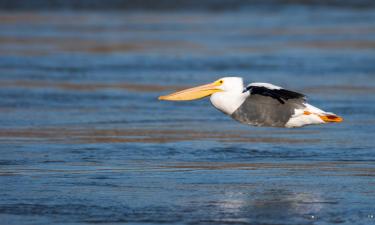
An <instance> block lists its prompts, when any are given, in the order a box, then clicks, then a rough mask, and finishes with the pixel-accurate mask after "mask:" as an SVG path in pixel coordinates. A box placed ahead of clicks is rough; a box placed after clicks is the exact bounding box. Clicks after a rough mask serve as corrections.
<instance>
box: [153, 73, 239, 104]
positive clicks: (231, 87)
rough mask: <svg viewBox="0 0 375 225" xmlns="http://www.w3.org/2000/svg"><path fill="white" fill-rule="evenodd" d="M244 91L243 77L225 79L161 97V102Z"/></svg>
mask: <svg viewBox="0 0 375 225" xmlns="http://www.w3.org/2000/svg"><path fill="white" fill-rule="evenodd" d="M242 90H243V81H242V78H241V77H223V78H220V79H218V80H216V81H214V82H212V83H209V84H205V85H201V86H198V87H193V88H189V89H185V90H182V91H178V92H174V93H172V94H169V95H165V96H160V97H159V100H166V101H191V100H196V99H201V98H204V97H207V96H211V95H213V94H215V93H218V92H237V93H241V92H242Z"/></svg>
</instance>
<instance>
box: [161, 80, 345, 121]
mask: <svg viewBox="0 0 375 225" xmlns="http://www.w3.org/2000/svg"><path fill="white" fill-rule="evenodd" d="M207 96H211V97H210V100H211V103H212V105H213V106H214V107H215V108H217V109H218V110H220V111H222V112H223V113H225V114H227V115H229V116H231V117H232V118H233V119H234V120H237V121H239V122H240V123H243V124H248V125H253V126H268V127H287V128H291V127H302V126H306V125H310V124H323V123H331V122H342V121H343V119H342V118H341V117H339V116H337V115H335V114H333V113H329V112H325V111H323V110H321V109H318V108H316V107H314V106H312V105H310V104H308V103H306V96H305V95H303V94H300V93H297V92H294V91H289V90H286V89H283V88H281V87H279V86H276V85H273V84H269V83H251V84H249V85H248V86H246V87H244V85H243V81H242V78H241V77H224V78H221V79H219V80H217V81H215V82H213V83H210V84H206V85H202V86H198V87H194V88H189V89H185V90H182V91H179V92H175V93H172V94H169V95H166V96H160V97H159V100H167V101H190V100H195V99H201V98H204V97H207Z"/></svg>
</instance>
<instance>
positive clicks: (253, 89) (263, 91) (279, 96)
mask: <svg viewBox="0 0 375 225" xmlns="http://www.w3.org/2000/svg"><path fill="white" fill-rule="evenodd" d="M246 91H249V92H250V94H251V95H263V96H268V97H271V98H274V99H276V100H277V101H279V102H280V103H281V104H284V103H285V101H287V100H289V99H298V98H302V99H306V96H305V95H303V94H301V93H297V92H294V91H289V90H285V89H269V88H266V87H262V86H248V87H246V88H245V90H244V91H243V92H246Z"/></svg>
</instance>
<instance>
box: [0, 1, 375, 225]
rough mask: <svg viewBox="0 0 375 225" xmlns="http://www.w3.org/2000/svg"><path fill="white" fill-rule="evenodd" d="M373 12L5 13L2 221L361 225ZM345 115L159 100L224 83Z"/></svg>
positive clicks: (0, 70)
mask: <svg viewBox="0 0 375 225" xmlns="http://www.w3.org/2000/svg"><path fill="white" fill-rule="evenodd" d="M372 21H375V11H374V10H373V9H348V8H346V9H340V8H324V7H321V8H320V7H315V8H309V7H292V6H290V7H283V8H282V9H278V10H274V9H272V10H271V9H269V10H268V9H266V8H264V9H263V8H262V9H257V10H255V9H254V10H252V9H249V10H244V11H236V12H88V11H85V12H53V13H52V12H17V11H16V12H12V13H7V12H1V13H0V99H1V100H0V154H1V157H0V184H1V185H0V218H1V221H2V223H4V224H63V223H65V224H66V223H67V224H90V223H132V224H157V223H167V224H299V225H300V224H332V223H337V224H371V223H374V215H375V207H374V202H375V180H374V176H375V164H374V162H375V153H374V146H375V141H374V137H373V136H374V133H375V128H374V125H375V117H374V115H375V97H374V94H375V64H374V59H375V51H374V50H375V26H374V23H373V22H372ZM228 75H232V76H242V77H244V79H245V80H246V82H247V83H250V82H255V81H258V82H272V83H274V84H276V85H280V86H283V87H286V88H290V89H292V90H296V91H300V92H303V93H305V94H306V95H307V96H308V97H309V101H310V103H312V104H313V105H316V106H318V107H320V108H323V109H325V110H326V111H332V112H335V113H337V114H339V115H340V116H343V117H344V119H345V121H344V123H341V124H330V125H324V126H310V127H305V128H301V129H280V128H256V127H248V126H244V125H241V124H239V123H237V122H235V121H232V120H231V119H230V118H228V117H226V116H225V115H223V114H222V113H220V112H218V111H217V110H215V109H213V108H212V107H211V105H210V103H209V101H208V100H207V99H206V100H202V101H196V102H188V103H187V102H160V101H158V100H157V97H158V96H159V95H162V94H166V93H169V92H171V91H174V90H178V89H181V88H185V87H190V86H193V85H197V84H202V83H207V82H211V81H213V80H216V79H218V78H220V77H223V76H228Z"/></svg>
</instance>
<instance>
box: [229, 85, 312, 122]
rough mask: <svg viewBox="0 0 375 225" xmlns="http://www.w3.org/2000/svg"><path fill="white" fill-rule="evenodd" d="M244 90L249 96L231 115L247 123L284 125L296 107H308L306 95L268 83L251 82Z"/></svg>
mask: <svg viewBox="0 0 375 225" xmlns="http://www.w3.org/2000/svg"><path fill="white" fill-rule="evenodd" d="M244 92H249V96H248V97H247V99H246V100H245V101H244V103H243V104H242V105H241V106H240V107H239V108H238V109H237V110H236V111H235V112H234V113H233V114H232V115H231V116H232V118H233V119H235V120H237V121H239V122H241V123H245V124H251V125H256V126H273V127H284V126H285V124H286V123H287V122H288V120H289V119H290V118H291V117H292V116H293V114H294V113H295V109H301V108H305V107H306V106H305V105H304V103H305V101H306V96H305V95H303V94H300V93H297V92H294V91H289V90H286V89H283V88H281V87H278V86H275V85H272V84H268V83H251V84H249V85H248V86H247V87H246V88H245V89H244Z"/></svg>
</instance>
